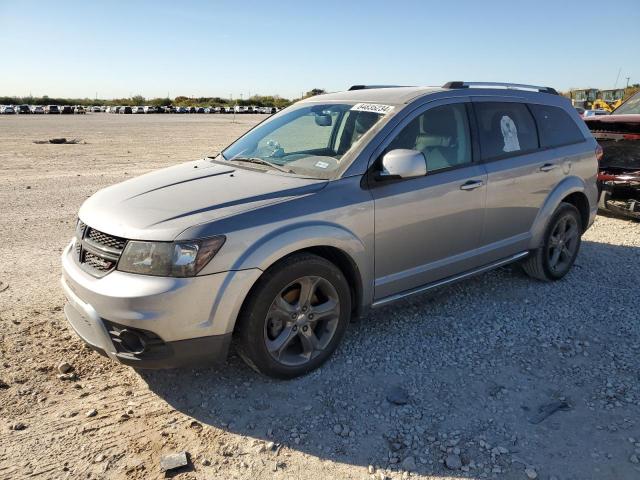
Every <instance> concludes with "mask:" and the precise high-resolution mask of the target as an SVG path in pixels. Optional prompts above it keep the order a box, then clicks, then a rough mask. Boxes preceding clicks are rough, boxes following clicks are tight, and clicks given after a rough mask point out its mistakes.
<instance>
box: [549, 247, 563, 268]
mask: <svg viewBox="0 0 640 480" xmlns="http://www.w3.org/2000/svg"><path fill="white" fill-rule="evenodd" d="M561 252H562V250H561V249H560V248H557V247H556V248H554V249H553V253H552V254H551V258H550V259H549V264H550V265H551V268H554V269H555V267H556V266H557V265H558V260H560V253H561Z"/></svg>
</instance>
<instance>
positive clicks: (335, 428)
mask: <svg viewBox="0 0 640 480" xmlns="http://www.w3.org/2000/svg"><path fill="white" fill-rule="evenodd" d="M333 433H335V434H336V435H340V434H341V433H342V425H340V424H335V425H334V426H333Z"/></svg>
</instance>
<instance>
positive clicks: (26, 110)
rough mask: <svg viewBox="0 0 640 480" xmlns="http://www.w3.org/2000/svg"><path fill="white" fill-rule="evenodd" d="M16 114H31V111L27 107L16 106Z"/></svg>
mask: <svg viewBox="0 0 640 480" xmlns="http://www.w3.org/2000/svg"><path fill="white" fill-rule="evenodd" d="M16 113H21V114H25V113H31V109H30V108H29V105H18V106H17V107H16Z"/></svg>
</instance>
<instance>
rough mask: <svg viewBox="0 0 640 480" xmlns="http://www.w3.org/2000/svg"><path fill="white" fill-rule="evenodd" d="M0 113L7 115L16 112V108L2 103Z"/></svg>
mask: <svg viewBox="0 0 640 480" xmlns="http://www.w3.org/2000/svg"><path fill="white" fill-rule="evenodd" d="M0 113H2V114H5V115H9V114H13V113H16V109H15V108H13V105H3V106H2V107H0Z"/></svg>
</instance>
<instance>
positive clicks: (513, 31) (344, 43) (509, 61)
mask: <svg viewBox="0 0 640 480" xmlns="http://www.w3.org/2000/svg"><path fill="white" fill-rule="evenodd" d="M0 24H2V28H1V29H0V59H1V62H0V63H1V66H0V96H3V95H16V96H26V95H29V94H32V95H34V96H41V95H49V96H50V97H89V98H94V97H96V96H97V97H98V98H118V97H128V96H131V95H136V94H140V95H143V96H145V97H147V98H151V97H165V96H167V95H169V96H170V97H172V98H173V97H175V96H178V95H185V96H221V97H229V95H232V96H233V98H240V96H241V95H242V97H243V98H248V97H249V96H250V95H254V94H260V95H273V94H277V95H280V96H283V97H286V98H295V97H299V96H300V95H301V93H302V92H306V91H308V90H311V89H312V88H322V89H325V90H327V91H338V90H344V89H346V88H348V87H349V86H350V85H353V84H361V83H364V84H367V83H369V84H394V85H441V84H443V83H445V82H447V81H450V80H466V81H506V82H513V83H528V84H535V85H545V86H552V87H555V88H557V89H559V90H566V89H569V88H572V87H595V88H601V89H603V88H613V87H614V86H615V84H616V80H617V86H624V85H626V82H627V80H626V77H630V82H631V83H640V50H639V49H638V47H639V46H640V0H616V1H614V2H611V3H608V2H606V1H602V0H599V1H591V0H575V1H563V0H552V1H550V0H537V1H535V2H520V1H518V0H510V1H502V0H501V1H491V0H485V1H484V2H478V1H470V0H469V1H467V0H455V1H443V0H438V1H430V0H423V1H412V0H406V1H405V0H393V1H388V0H387V1H377V0H371V1H366V0H339V1H334V0H321V1H320V0H315V1H305V0H297V1H279V0H270V1H247V0H235V1H215V0H211V1H188V0H186V1H181V2H172V1H159V0H155V1H150V0H149V1H144V0H137V1H131V0H129V1H118V0H112V1H102V2H98V1H86V0H85V1H65V0H57V1H35V0H34V1H31V0H0Z"/></svg>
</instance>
